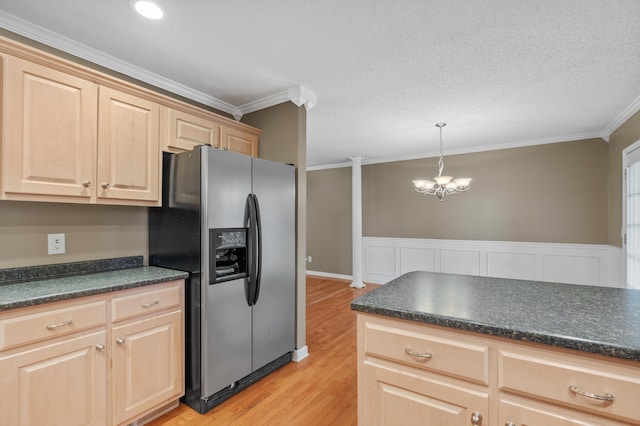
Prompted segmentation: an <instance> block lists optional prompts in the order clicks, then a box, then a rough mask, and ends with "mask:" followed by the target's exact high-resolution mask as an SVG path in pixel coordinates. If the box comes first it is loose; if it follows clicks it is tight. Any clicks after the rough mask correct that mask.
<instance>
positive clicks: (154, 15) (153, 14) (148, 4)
mask: <svg viewBox="0 0 640 426" xmlns="http://www.w3.org/2000/svg"><path fill="white" fill-rule="evenodd" d="M131 6H133V9H134V10H135V11H136V12H138V13H139V14H140V15H142V16H144V17H145V18H149V19H161V18H162V17H163V16H164V11H163V10H162V8H161V7H160V6H158V5H157V4H156V3H154V2H152V1H148V0H131Z"/></svg>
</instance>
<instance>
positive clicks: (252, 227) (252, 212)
mask: <svg viewBox="0 0 640 426" xmlns="http://www.w3.org/2000/svg"><path fill="white" fill-rule="evenodd" d="M247 211H248V218H247V221H248V228H249V232H248V236H247V240H248V241H247V249H248V256H247V262H249V268H248V269H249V274H248V276H247V283H248V285H247V289H246V297H247V305H249V306H253V304H254V300H255V298H256V288H257V284H256V283H257V278H258V247H257V245H258V241H257V237H258V231H257V221H256V208H255V203H254V198H253V194H249V195H248V196H247Z"/></svg>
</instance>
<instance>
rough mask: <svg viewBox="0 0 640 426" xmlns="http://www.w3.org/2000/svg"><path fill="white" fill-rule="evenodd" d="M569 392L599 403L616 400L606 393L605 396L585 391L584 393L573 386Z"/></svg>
mask: <svg viewBox="0 0 640 426" xmlns="http://www.w3.org/2000/svg"><path fill="white" fill-rule="evenodd" d="M569 390H570V391H571V392H573V393H575V394H576V395H580V396H584V397H585V398H590V399H597V400H598V401H613V400H614V399H616V398H615V397H614V396H613V395H611V394H610V393H605V394H603V395H598V394H597V393H591V392H585V391H583V390H581V389H578V388H577V387H575V386H573V385H571V386H569Z"/></svg>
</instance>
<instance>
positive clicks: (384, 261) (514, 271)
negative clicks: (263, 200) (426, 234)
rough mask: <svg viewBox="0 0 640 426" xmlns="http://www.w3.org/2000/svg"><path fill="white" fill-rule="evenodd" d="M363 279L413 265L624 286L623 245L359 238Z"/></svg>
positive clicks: (389, 275)
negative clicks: (361, 239)
mask: <svg viewBox="0 0 640 426" xmlns="http://www.w3.org/2000/svg"><path fill="white" fill-rule="evenodd" d="M362 245H363V250H362V253H363V258H364V262H363V267H364V270H363V271H362V274H363V279H364V281H365V282H371V283H379V284H384V283H386V282H388V281H390V280H392V279H394V278H396V277H398V276H400V275H401V274H404V273H407V272H411V271H417V270H420V271H433V272H447V273H454V274H466V275H479V276H491V277H501V278H515V279H525V280H536V281H554V282H562V283H568V284H584V285H595V286H606V287H624V286H625V279H624V277H625V272H624V264H625V262H624V259H623V251H622V249H621V248H619V247H612V246H607V245H599V244H556V243H527V242H503V241H467V240H464V241H461V240H429V239H417V238H377V237H364V238H363V242H362Z"/></svg>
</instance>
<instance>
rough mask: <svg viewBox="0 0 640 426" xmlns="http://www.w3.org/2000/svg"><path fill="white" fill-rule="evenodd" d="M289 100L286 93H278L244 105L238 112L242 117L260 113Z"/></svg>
mask: <svg viewBox="0 0 640 426" xmlns="http://www.w3.org/2000/svg"><path fill="white" fill-rule="evenodd" d="M288 100H289V97H288V96H287V91H286V90H285V91H282V92H278V93H276V94H274V95H271V96H267V97H266V98H262V99H258V100H256V101H253V102H249V103H246V104H244V105H241V106H239V107H238V111H239V112H240V113H241V114H242V115H244V114H249V113H251V112H255V111H260V110H261V109H265V108H269V107H272V106H274V105H280V104H282V103H285V102H287V101H288Z"/></svg>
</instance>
